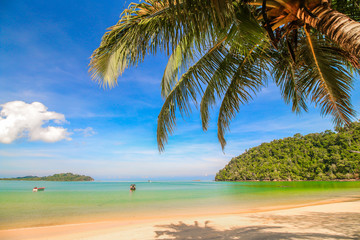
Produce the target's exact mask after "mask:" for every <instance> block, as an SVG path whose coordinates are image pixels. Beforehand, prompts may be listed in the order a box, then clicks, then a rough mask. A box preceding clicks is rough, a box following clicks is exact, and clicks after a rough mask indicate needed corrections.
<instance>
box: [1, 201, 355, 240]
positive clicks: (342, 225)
mask: <svg viewBox="0 0 360 240" xmlns="http://www.w3.org/2000/svg"><path fill="white" fill-rule="evenodd" d="M0 239H6V240H15V239H21V240H23V239H27V240H28V239H36V240H43V239H54V240H55V239H56V240H60V239H61V240H64V239H69V240H70V239H71V240H74V239H86V240H95V239H100V240H103V239H105V240H107V239H108V240H113V239H119V240H130V239H134V240H147V239H177V240H179V239H197V240H199V239H204V240H205V239H207V240H208V239H253V240H255V239H258V240H260V239H270V240H275V239H360V201H359V200H356V199H354V200H347V201H344V200H336V201H328V202H322V203H315V204H313V205H311V206H292V207H291V208H289V207H287V209H281V207H279V208H276V209H274V208H273V209H261V210H258V211H257V212H252V213H234V214H219V215H209V216H200V217H199V216H198V217H197V216H191V214H189V217H180V218H179V217H178V218H176V217H174V218H166V219H159V218H154V219H138V220H133V221H115V220H112V221H107V222H94V223H79V224H68V225H58V226H48V227H37V228H22V229H12V230H2V231H0Z"/></svg>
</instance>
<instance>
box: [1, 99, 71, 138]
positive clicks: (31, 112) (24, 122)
mask: <svg viewBox="0 0 360 240" xmlns="http://www.w3.org/2000/svg"><path fill="white" fill-rule="evenodd" d="M0 108H2V110H1V111H0V142H1V143H12V142H13V141H14V140H16V139H18V138H23V137H27V138H28V139H29V140H30V141H44V142H57V141H60V140H63V139H67V140H71V138H69V135H70V133H68V132H67V129H65V128H62V127H53V126H46V127H45V126H43V125H44V124H46V123H48V122H49V121H54V122H55V123H57V124H61V123H64V122H65V116H64V115H63V114H61V113H57V112H49V111H47V107H45V106H44V104H42V103H40V102H33V103H31V104H28V103H25V102H23V101H13V102H7V103H5V104H1V105H0Z"/></svg>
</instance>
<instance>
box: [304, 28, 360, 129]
mask: <svg viewBox="0 0 360 240" xmlns="http://www.w3.org/2000/svg"><path fill="white" fill-rule="evenodd" d="M305 33H306V36H307V38H306V41H307V43H306V42H303V44H302V45H301V46H302V49H301V50H300V55H301V56H302V61H303V66H302V69H301V72H300V80H299V81H300V83H301V85H302V88H303V91H305V92H308V93H309V96H310V97H311V100H312V101H313V102H314V103H315V104H318V105H320V106H321V113H322V114H323V115H328V114H331V115H332V116H333V121H334V123H335V124H336V125H344V124H350V122H351V119H352V118H353V117H354V116H355V111H354V110H353V108H352V104H351V102H350V91H351V89H352V88H353V86H352V84H353V80H352V78H351V75H350V73H349V72H348V71H347V70H346V69H345V68H344V67H343V62H342V60H343V57H342V56H341V55H340V54H339V53H338V52H336V51H334V50H332V49H329V48H327V46H326V45H325V46H324V40H323V39H321V38H313V37H312V36H311V35H310V33H309V32H308V31H307V30H306V29H305Z"/></svg>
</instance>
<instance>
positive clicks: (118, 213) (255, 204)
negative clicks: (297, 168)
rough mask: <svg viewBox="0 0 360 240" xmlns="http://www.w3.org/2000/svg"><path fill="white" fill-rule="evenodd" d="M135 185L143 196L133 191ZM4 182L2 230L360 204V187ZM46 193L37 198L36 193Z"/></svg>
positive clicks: (334, 184) (0, 191)
mask: <svg viewBox="0 0 360 240" xmlns="http://www.w3.org/2000/svg"><path fill="white" fill-rule="evenodd" d="M131 183H136V186H137V190H136V191H134V192H130V191H129V186H130V184H131ZM131 183H130V182H44V181H42V182H35V181H0V229H11V228H22V227H37V226H48V225H57V224H68V223H78V222H93V221H106V220H108V219H120V220H126V221H132V220H136V219H142V218H143V219H145V218H162V217H169V216H171V217H174V216H187V215H202V214H223V213H237V212H246V211H256V209H260V208H264V207H286V206H291V205H296V204H311V203H314V202H317V201H324V200H329V199H340V198H354V199H356V198H360V182H358V181H357V182H210V181H209V182H191V181H184V182H151V183H148V182H131ZM35 186H37V187H45V188H46V189H45V191H44V192H35V193H33V192H32V188H33V187H35Z"/></svg>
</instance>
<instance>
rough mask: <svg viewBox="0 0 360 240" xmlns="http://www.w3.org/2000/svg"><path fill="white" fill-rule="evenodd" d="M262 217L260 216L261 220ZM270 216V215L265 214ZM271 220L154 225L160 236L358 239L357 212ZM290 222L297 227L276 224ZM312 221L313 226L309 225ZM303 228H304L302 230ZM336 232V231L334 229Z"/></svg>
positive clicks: (181, 239) (176, 239)
mask: <svg viewBox="0 0 360 240" xmlns="http://www.w3.org/2000/svg"><path fill="white" fill-rule="evenodd" d="M260 218H261V217H259V220H260ZM266 218H267V219H269V216H266ZM272 222H273V223H274V224H271V225H269V224H267V225H263V226H261V225H259V226H244V227H237V228H232V229H228V230H218V229H215V228H213V227H211V226H209V223H210V222H209V221H206V222H205V223H204V224H201V226H200V224H199V222H197V221H195V222H194V224H185V223H183V222H179V223H177V224H169V225H159V226H155V227H158V228H161V229H162V230H159V231H155V234H156V239H159V240H160V239H162V240H218V239H223V240H232V239H246V240H263V239H266V240H279V239H311V240H313V239H324V240H330V239H343V240H346V239H352V240H355V239H358V240H359V239H360V214H358V213H339V214H324V213H310V214H306V215H296V216H281V217H279V216H275V217H274V218H273V219H272ZM284 223H286V224H289V223H290V224H291V225H293V226H294V227H295V228H297V229H298V230H297V231H295V232H288V231H287V230H286V228H284V227H283V226H281V225H279V224H284ZM311 224H313V228H312V227H311V226H310V225H311ZM302 229H304V231H302ZM318 229H324V230H330V231H331V232H332V233H331V234H330V233H318V232H317V230H318ZM334 232H335V233H334Z"/></svg>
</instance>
